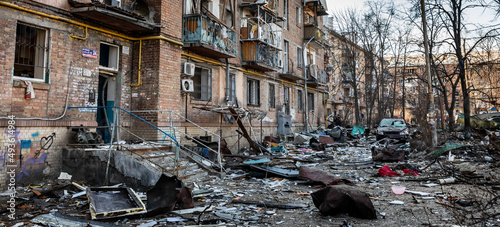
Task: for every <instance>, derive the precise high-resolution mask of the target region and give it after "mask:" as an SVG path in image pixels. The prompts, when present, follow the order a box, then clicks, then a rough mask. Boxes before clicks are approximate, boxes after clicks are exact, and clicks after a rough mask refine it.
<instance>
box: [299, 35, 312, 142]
mask: <svg viewBox="0 0 500 227" xmlns="http://www.w3.org/2000/svg"><path fill="white" fill-rule="evenodd" d="M313 39H314V36H313V37H311V38H310V39H309V40H308V41H307V42H306V44H304V46H302V61H303V62H304V63H303V66H302V75H304V88H305V89H304V90H305V92H304V93H305V94H304V99H305V100H306V103H305V107H304V108H305V111H304V112H305V121H306V133H308V132H309V123H308V121H309V106H308V105H307V75H306V61H305V60H304V59H305V58H306V46H307V45H309V43H310V42H311V41H312V40H313Z"/></svg>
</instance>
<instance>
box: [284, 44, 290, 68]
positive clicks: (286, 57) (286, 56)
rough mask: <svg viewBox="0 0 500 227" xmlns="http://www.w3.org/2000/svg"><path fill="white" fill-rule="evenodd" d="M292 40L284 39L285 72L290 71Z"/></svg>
mask: <svg viewBox="0 0 500 227" xmlns="http://www.w3.org/2000/svg"><path fill="white" fill-rule="evenodd" d="M289 46H290V42H288V41H287V40H283V72H284V73H287V72H288V58H289V55H290V51H289Z"/></svg>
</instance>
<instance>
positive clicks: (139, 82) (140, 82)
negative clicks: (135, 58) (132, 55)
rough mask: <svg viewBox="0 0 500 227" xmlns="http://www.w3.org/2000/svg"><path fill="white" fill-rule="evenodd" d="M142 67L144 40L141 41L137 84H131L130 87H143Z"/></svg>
mask: <svg viewBox="0 0 500 227" xmlns="http://www.w3.org/2000/svg"><path fill="white" fill-rule="evenodd" d="M141 66H142V39H141V40H139V70H137V83H136V84H131V85H130V87H139V86H141V85H142V79H141Z"/></svg>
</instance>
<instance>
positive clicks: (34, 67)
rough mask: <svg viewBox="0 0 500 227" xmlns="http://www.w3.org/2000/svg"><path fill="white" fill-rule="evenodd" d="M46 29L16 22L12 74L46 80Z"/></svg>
mask: <svg viewBox="0 0 500 227" xmlns="http://www.w3.org/2000/svg"><path fill="white" fill-rule="evenodd" d="M47 40H48V31H47V29H43V28H40V27H36V26H32V25H26V24H17V30H16V50H15V56H14V58H15V60H14V76H15V77H23V78H32V79H35V80H40V81H46V78H45V74H46V73H47V62H48V61H47V54H48V49H49V48H48V44H47V43H48V42H47Z"/></svg>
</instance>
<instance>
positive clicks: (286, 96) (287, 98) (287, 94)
mask: <svg viewBox="0 0 500 227" xmlns="http://www.w3.org/2000/svg"><path fill="white" fill-rule="evenodd" d="M283 93H284V95H283V96H284V101H285V102H284V107H285V113H286V114H290V88H289V87H286V86H285V87H283Z"/></svg>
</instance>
